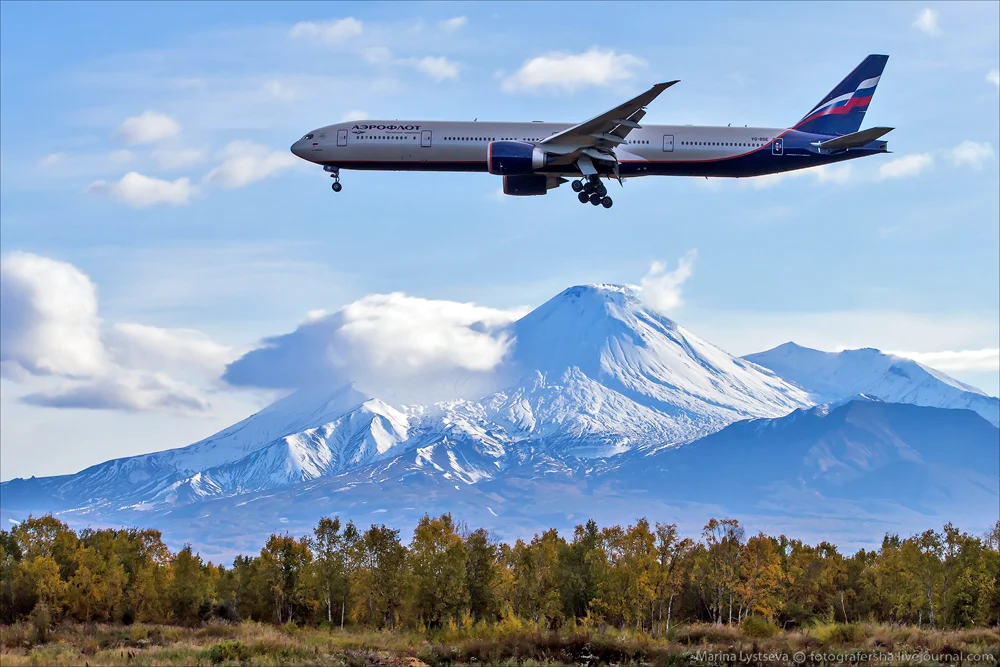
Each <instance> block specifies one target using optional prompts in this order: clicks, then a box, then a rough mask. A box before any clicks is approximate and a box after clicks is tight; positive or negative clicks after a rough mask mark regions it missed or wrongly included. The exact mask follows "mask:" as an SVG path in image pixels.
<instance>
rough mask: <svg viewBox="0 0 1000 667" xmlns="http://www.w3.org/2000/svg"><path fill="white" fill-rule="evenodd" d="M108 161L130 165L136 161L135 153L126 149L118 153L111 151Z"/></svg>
mask: <svg viewBox="0 0 1000 667" xmlns="http://www.w3.org/2000/svg"><path fill="white" fill-rule="evenodd" d="M108 159H109V160H111V161H112V162H114V163H115V164H128V163H129V162H131V161H132V160H134V159H135V153H133V152H132V151H130V150H125V149H122V150H118V151H111V154H110V155H108Z"/></svg>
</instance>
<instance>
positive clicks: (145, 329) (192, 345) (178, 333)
mask: <svg viewBox="0 0 1000 667" xmlns="http://www.w3.org/2000/svg"><path fill="white" fill-rule="evenodd" d="M104 341H105V345H106V346H107V350H108V353H109V355H110V356H111V357H112V358H113V359H114V360H115V362H116V363H118V364H121V365H122V366H125V367H127V368H156V369H158V370H163V371H167V372H171V373H177V374H185V373H188V372H195V373H197V374H200V375H203V376H205V377H215V376H218V375H219V374H220V373H222V371H223V369H224V368H225V366H226V364H228V363H229V362H231V361H232V360H233V359H235V358H236V357H237V356H239V354H238V353H237V352H236V351H235V350H234V349H233V348H231V347H229V346H228V345H222V344H220V343H217V342H216V341H214V340H212V338H210V337H209V336H208V335H206V334H204V333H202V332H201V331H197V330H194V329H163V328H160V327H152V326H148V325H145V324H136V323H134V322H119V323H116V324H114V325H113V326H112V327H111V328H110V329H109V330H108V331H107V332H105V334H104Z"/></svg>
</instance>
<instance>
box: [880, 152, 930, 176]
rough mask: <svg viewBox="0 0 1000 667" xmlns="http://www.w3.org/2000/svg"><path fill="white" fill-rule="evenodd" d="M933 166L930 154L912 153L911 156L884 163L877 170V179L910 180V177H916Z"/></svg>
mask: <svg viewBox="0 0 1000 667" xmlns="http://www.w3.org/2000/svg"><path fill="white" fill-rule="evenodd" d="M933 165H934V158H932V157H931V155H930V153H914V154H913V155H904V156H903V157H898V158H896V159H895V160H892V161H890V162H886V163H885V164H883V165H882V166H881V167H879V170H878V177H879V178H880V179H883V180H884V179H891V178H910V177H911V176H917V175H918V174H921V173H923V172H925V171H927V170H928V169H930V168H931V167H932V166H933Z"/></svg>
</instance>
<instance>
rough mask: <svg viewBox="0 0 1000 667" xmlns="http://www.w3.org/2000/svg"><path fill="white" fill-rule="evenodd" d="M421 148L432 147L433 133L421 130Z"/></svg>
mask: <svg viewBox="0 0 1000 667" xmlns="http://www.w3.org/2000/svg"><path fill="white" fill-rule="evenodd" d="M420 147H421V148H430V147H431V131H430V130H420Z"/></svg>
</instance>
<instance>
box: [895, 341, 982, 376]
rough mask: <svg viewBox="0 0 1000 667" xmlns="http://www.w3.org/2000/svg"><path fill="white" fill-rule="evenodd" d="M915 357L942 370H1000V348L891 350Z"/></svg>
mask: <svg viewBox="0 0 1000 667" xmlns="http://www.w3.org/2000/svg"><path fill="white" fill-rule="evenodd" d="M889 354H895V355H897V356H900V357H906V358H907V359H913V360H914V361H916V362H919V363H921V364H923V365H925V366H929V367H931V368H934V369H937V370H940V371H1000V348H995V347H993V348H984V349H981V350H944V351H941V352H889Z"/></svg>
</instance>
